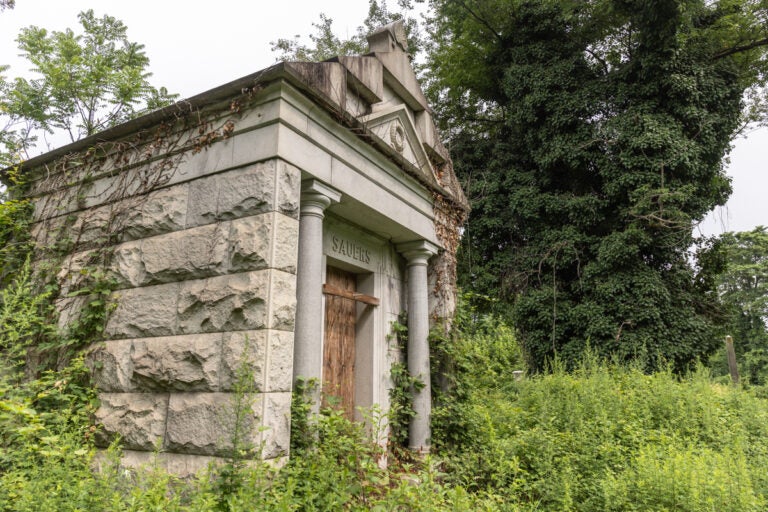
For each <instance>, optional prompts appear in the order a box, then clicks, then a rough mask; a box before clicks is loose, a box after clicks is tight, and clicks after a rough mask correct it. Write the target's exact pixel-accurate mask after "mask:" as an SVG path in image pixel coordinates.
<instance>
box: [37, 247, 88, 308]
mask: <svg viewBox="0 0 768 512" xmlns="http://www.w3.org/2000/svg"><path fill="white" fill-rule="evenodd" d="M95 256H96V255H95V254H94V251H82V252H77V253H74V254H68V255H66V256H65V257H64V259H62V260H61V264H60V265H59V266H58V273H57V274H56V281H57V282H58V284H59V296H60V297H66V296H67V295H68V294H69V293H70V292H71V291H74V290H75V289H76V288H77V287H78V285H80V284H82V282H83V278H84V275H83V272H84V271H85V269H86V268H87V267H88V266H89V265H91V264H92V263H93V259H94V257H95ZM38 266H40V265H38Z"/></svg>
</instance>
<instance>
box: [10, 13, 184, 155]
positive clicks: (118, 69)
mask: <svg viewBox="0 0 768 512" xmlns="http://www.w3.org/2000/svg"><path fill="white" fill-rule="evenodd" d="M78 19H79V21H80V25H81V27H82V33H81V34H76V33H75V32H74V31H72V30H70V29H67V30H65V31H63V32H57V31H54V32H50V33H49V32H48V31H47V30H46V29H44V28H39V27H35V26H31V27H28V28H25V29H23V30H22V31H21V33H20V34H19V37H18V39H17V41H18V43H19V49H20V50H21V51H22V55H23V56H24V57H26V58H27V59H28V60H29V62H30V63H31V64H32V66H33V68H32V71H34V73H35V74H36V75H37V76H36V77H35V78H33V79H25V78H16V79H15V80H13V81H10V82H8V81H6V80H5V79H4V78H0V94H2V96H0V114H1V115H2V124H3V125H4V129H3V131H2V142H3V143H4V145H5V147H6V152H5V154H4V155H3V156H4V157H5V158H4V161H2V162H0V167H2V166H4V165H8V164H10V163H11V161H13V159H12V155H11V151H19V150H24V149H26V148H27V147H28V146H29V144H31V143H34V141H35V138H36V134H38V133H41V132H42V133H53V132H58V131H63V132H65V133H66V134H67V135H68V136H69V138H70V140H72V141H75V140H78V139H80V138H82V137H85V136H88V135H92V134H94V133H96V132H98V131H100V130H103V129H105V128H108V127H110V126H114V125H116V124H119V123H121V122H124V121H126V120H127V119H130V118H131V117H134V116H136V115H137V114H138V113H139V112H141V111H143V110H144V109H154V108H158V107H161V106H163V105H166V104H168V103H170V102H171V101H172V100H173V99H174V98H175V97H176V95H172V94H168V91H167V90H166V89H165V88H162V87H161V88H159V89H158V88H155V87H153V86H152V85H151V84H150V83H149V77H150V76H151V73H149V72H147V68H148V66H149V58H148V57H147V56H146V54H145V52H144V46H143V45H141V44H138V43H134V42H131V41H129V40H128V36H127V27H126V26H125V24H123V22H121V21H120V20H118V19H116V18H114V17H112V16H107V15H105V16H102V17H101V18H97V17H96V16H95V15H94V12H93V10H88V11H84V12H81V13H80V14H78ZM3 71H7V66H6V67H3V68H0V72H3Z"/></svg>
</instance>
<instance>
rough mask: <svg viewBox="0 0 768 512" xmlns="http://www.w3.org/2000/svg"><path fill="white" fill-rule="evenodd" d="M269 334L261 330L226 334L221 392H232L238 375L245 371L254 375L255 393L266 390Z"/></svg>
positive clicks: (223, 345)
mask: <svg viewBox="0 0 768 512" xmlns="http://www.w3.org/2000/svg"><path fill="white" fill-rule="evenodd" d="M267 332H268V331H266V330H260V331H237V332H229V333H224V340H223V342H222V346H221V380H220V388H219V390H220V391H232V390H233V389H234V387H235V385H236V382H237V379H238V373H239V372H241V371H243V370H245V371H247V372H250V373H251V374H252V378H253V383H254V386H255V391H263V390H264V378H265V375H264V368H265V366H266V354H267Z"/></svg>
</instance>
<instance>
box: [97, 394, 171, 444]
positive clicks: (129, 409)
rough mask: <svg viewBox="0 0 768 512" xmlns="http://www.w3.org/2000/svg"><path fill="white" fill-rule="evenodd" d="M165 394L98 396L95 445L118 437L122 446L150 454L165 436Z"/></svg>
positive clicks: (166, 396) (166, 409) (166, 398)
mask: <svg viewBox="0 0 768 512" xmlns="http://www.w3.org/2000/svg"><path fill="white" fill-rule="evenodd" d="M168 397H169V394H168V393H100V394H99V400H100V401H101V405H100V407H99V409H98V410H97V411H96V422H97V423H99V424H101V425H102V428H101V429H100V430H99V431H98V434H97V435H98V437H97V442H98V443H99V444H100V445H101V446H107V445H108V444H109V443H110V442H112V441H113V440H114V439H115V437H116V436H120V439H121V442H122V446H124V447H126V448H128V449H133V450H146V451H153V450H155V449H156V448H158V447H160V444H161V443H162V440H163V435H164V434H165V423H166V414H167V411H168Z"/></svg>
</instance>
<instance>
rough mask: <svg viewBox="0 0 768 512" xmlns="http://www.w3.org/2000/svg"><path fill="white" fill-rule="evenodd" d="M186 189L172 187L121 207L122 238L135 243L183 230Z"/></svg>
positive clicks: (183, 187) (184, 185)
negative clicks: (123, 217) (146, 238)
mask: <svg viewBox="0 0 768 512" xmlns="http://www.w3.org/2000/svg"><path fill="white" fill-rule="evenodd" d="M188 196H189V186H188V185H186V184H181V185H175V186H173V187H169V188H164V189H160V190H156V191H154V192H150V193H149V194H147V195H146V196H143V197H141V198H140V200H139V201H136V200H133V199H132V200H131V204H130V206H128V207H124V211H125V213H124V215H125V220H124V225H125V230H124V236H125V237H126V239H139V238H145V237H148V236H153V235H158V234H161V233H169V232H171V231H178V230H180V229H184V227H185V226H186V220H187V204H188V203H187V202H188Z"/></svg>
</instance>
